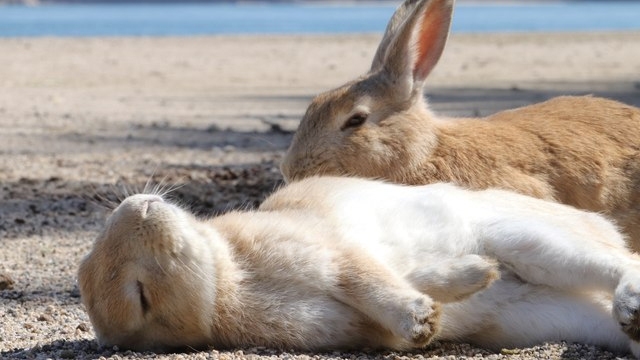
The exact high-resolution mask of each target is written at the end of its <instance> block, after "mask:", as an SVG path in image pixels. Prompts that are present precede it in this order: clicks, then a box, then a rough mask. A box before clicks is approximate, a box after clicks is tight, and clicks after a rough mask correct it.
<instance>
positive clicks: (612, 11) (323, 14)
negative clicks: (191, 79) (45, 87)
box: [0, 1, 640, 37]
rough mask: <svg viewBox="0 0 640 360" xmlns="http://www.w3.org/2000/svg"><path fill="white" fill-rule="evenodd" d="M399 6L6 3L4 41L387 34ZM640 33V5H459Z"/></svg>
mask: <svg viewBox="0 0 640 360" xmlns="http://www.w3.org/2000/svg"><path fill="white" fill-rule="evenodd" d="M394 8H395V6H393V5H295V4H242V5H233V4H193V3H192V4H92V5H48V6H39V7H26V6H0V36H2V37H8V36H51V35H53V36H118V35H140V36H143V35H144V36H165V35H178V36H179V35H204V34H256V33H271V34H277V33H348V32H381V31H383V30H384V28H385V26H386V23H387V21H388V19H389V17H390V16H391V14H392V13H393V10H394ZM631 29H640V3H639V2H629V1H627V2H615V1H604V2H584V3H552V4H549V3H546V4H531V5H529V4H527V5H470V4H459V5H458V6H457V7H456V13H455V17H454V22H453V31H454V32H497V31H588V30H631Z"/></svg>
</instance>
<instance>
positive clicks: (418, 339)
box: [401, 297, 440, 347]
mask: <svg viewBox="0 0 640 360" xmlns="http://www.w3.org/2000/svg"><path fill="white" fill-rule="evenodd" d="M405 314H406V315H405V317H404V321H403V322H402V325H401V332H402V335H403V336H402V337H403V338H404V339H406V340H407V341H409V342H410V343H411V344H412V345H413V346H416V347H422V346H425V345H427V344H428V343H429V341H431V338H432V337H433V335H434V334H435V333H436V329H437V326H438V322H439V319H440V306H439V305H438V304H435V303H433V301H431V300H430V299H428V298H422V297H421V298H418V299H415V300H413V301H412V302H411V303H409V304H408V306H407V307H406V313H405Z"/></svg>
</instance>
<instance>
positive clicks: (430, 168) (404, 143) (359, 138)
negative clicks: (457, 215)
mask: <svg viewBox="0 0 640 360" xmlns="http://www.w3.org/2000/svg"><path fill="white" fill-rule="evenodd" d="M453 5H454V1H453V0H409V1H405V3H404V4H403V5H402V6H400V7H399V9H398V10H397V11H396V13H395V14H394V16H393V18H392V19H391V21H390V22H389V25H388V27H387V30H386V33H385V35H384V37H383V39H382V42H381V44H380V47H379V48H378V50H377V53H376V55H375V58H374V60H373V64H372V66H371V69H370V70H369V72H368V73H367V74H365V75H363V76H362V77H360V78H358V79H355V80H353V81H350V82H348V83H347V84H345V85H343V86H341V87H338V88H337V89H335V90H330V91H328V92H326V93H323V94H320V95H318V96H317V97H316V98H315V99H314V100H313V101H312V103H311V104H310V106H309V108H308V109H307V112H306V114H305V115H304V117H303V119H302V122H301V123H300V126H299V128H298V130H297V132H296V134H295V136H294V138H293V141H292V143H291V146H290V148H289V150H288V152H287V154H286V156H285V158H284V161H283V163H282V166H281V169H282V173H283V174H284V177H285V179H287V180H288V181H293V180H297V179H301V178H304V177H308V176H312V175H323V174H324V175H338V176H340V175H352V176H359V177H367V178H375V179H385V180H388V181H392V182H396V183H404V184H413V185H416V184H429V183H434V182H453V183H455V184H458V185H461V186H464V187H468V188H472V189H485V188H493V187H498V188H502V189H506V190H513V191H516V192H519V193H522V194H525V195H530V196H534V197H538V198H542V199H547V200H554V201H558V202H561V203H565V204H569V205H572V206H575V207H578V208H581V209H585V210H590V211H598V212H603V213H605V214H607V215H608V216H610V217H611V218H612V219H613V220H615V221H616V223H617V224H618V226H620V228H621V230H622V231H623V232H624V233H625V234H626V235H628V239H629V240H630V245H631V246H632V247H633V248H634V249H635V250H637V251H638V250H640V109H638V108H635V107H633V106H629V105H625V104H622V103H619V102H616V101H612V100H607V99H602V98H597V97H590V96H584V97H558V98H555V99H552V100H549V101H547V102H544V103H540V104H536V105H531V106H527V107H523V108H519V109H514V110H508V111H503V112H500V113H497V114H494V115H492V116H488V117H486V118H482V119H451V118H443V117H438V116H437V115H435V114H434V113H432V112H431V111H430V110H429V109H428V106H427V104H426V102H425V100H424V98H423V86H424V84H425V82H426V79H427V76H428V75H429V73H430V72H431V70H432V69H433V68H434V67H435V65H436V63H437V62H438V59H439V58H440V55H441V54H442V51H443V49H444V46H445V42H446V40H447V36H448V33H449V27H450V22H451V17H452V12H453ZM496 56H500V54H496Z"/></svg>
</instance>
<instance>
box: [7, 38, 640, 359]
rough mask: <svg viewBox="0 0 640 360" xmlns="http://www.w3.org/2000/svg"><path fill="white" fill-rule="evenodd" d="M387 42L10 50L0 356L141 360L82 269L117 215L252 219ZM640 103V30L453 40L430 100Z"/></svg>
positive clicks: (442, 348) (25, 43) (54, 43)
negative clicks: (305, 127)
mask: <svg viewBox="0 0 640 360" xmlns="http://www.w3.org/2000/svg"><path fill="white" fill-rule="evenodd" d="M378 40H379V35H349V36H277V37H275V36H274V37H266V36H265V37H244V36H238V37H199V38H153V39H149V38H108V39H96V38H86V39H58V38H44V39H1V40H0V125H1V126H0V183H1V186H0V304H1V305H0V357H1V358H37V359H41V358H99V357H102V356H104V357H107V358H114V359H119V358H147V357H153V356H154V354H140V353H131V352H119V351H118V350H117V349H112V348H100V347H99V346H98V345H97V343H96V342H95V340H94V334H93V331H92V329H91V325H90V323H89V321H88V318H87V316H86V314H85V313H84V311H83V309H82V306H81V305H80V298H79V292H78V288H77V286H76V281H75V272H76V268H77V265H78V262H79V260H80V259H81V257H82V256H83V254H85V253H86V252H87V251H88V249H89V246H90V244H91V241H92V240H93V238H94V236H95V235H96V232H97V231H99V229H100V227H101V226H102V223H103V221H104V218H105V214H106V212H107V210H108V209H109V208H110V207H111V206H112V204H113V203H115V202H117V201H118V199H121V198H122V197H123V196H124V195H126V194H127V193H130V192H134V191H139V190H141V189H142V188H143V187H144V185H145V183H146V182H147V181H150V182H151V183H152V184H165V185H168V186H175V187H177V189H176V190H175V191H173V193H172V195H173V196H174V198H176V199H179V200H180V201H183V202H186V203H188V204H191V208H192V209H193V210H194V211H195V212H197V213H199V214H203V215H212V214H216V213H220V212H222V211H226V210H228V209H232V208H238V207H241V206H247V205H248V206H253V205H255V204H257V203H259V202H260V201H261V199H263V198H264V196H265V195H266V194H267V193H269V192H270V191H271V190H272V189H274V188H275V187H276V186H278V184H280V182H281V177H280V175H279V172H278V168H277V164H278V162H279V160H280V159H281V157H282V154H283V152H284V150H285V149H286V146H287V144H288V142H289V141H290V139H291V135H292V132H293V131H294V130H295V128H296V126H297V123H298V121H299V119H300V117H301V115H302V113H303V112H304V110H305V108H306V105H307V103H308V102H309V100H310V99H311V97H312V96H313V95H314V94H317V93H318V92H320V91H322V90H325V89H328V88H331V87H335V86H337V85H340V84H341V83H343V82H345V81H346V80H349V79H351V78H353V77H355V76H357V75H358V74H360V73H362V72H364V71H365V70H366V69H367V67H368V65H369V62H370V59H371V57H372V55H373V52H374V50H375V47H376V45H377V42H378ZM585 93H593V94H598V95H603V96H607V97H611V98H615V99H619V100H622V101H625V102H628V103H633V104H635V105H638V106H640V33H610V34H605V33H602V34H581V35H576V34H542V35H517V34H512V35H506V34H505V35H495V34H494V35H487V34H484V35H456V36H453V37H452V38H451V39H450V42H449V45H448V47H447V49H446V54H445V55H444V57H443V58H442V60H441V62H440V64H439V66H438V68H437V69H436V70H435V72H434V73H433V74H432V76H431V78H430V82H429V86H428V90H427V95H428V97H429V99H430V102H431V104H432V106H433V108H434V109H435V110H436V111H438V112H440V113H443V114H446V115H486V114H489V113H493V112H495V111H498V110H500V109H505V108H509V107H514V106H519V105H524V104H528V103H532V102H536V101H540V100H544V99H547V98H550V97H553V96H556V95H560V94H585ZM162 356H163V357H167V358H176V359H178V358H197V359H203V358H221V359H229V358H234V357H248V358H252V359H261V358H266V357H278V358H287V359H288V358H292V357H299V358H383V359H397V358H404V357H410V358H416V359H418V358H420V359H422V358H424V357H446V358H455V357H463V356H468V357H484V358H491V359H498V358H529V359H531V358H615V357H616V356H620V355H619V354H617V355H616V354H610V353H607V352H603V351H600V350H598V349H595V348H593V347H586V346H581V345H567V344H564V343H560V344H543V345H542V346H540V347H535V348H530V349H510V350H504V351H502V352H500V353H491V352H487V351H484V350H481V349H477V348H473V347H470V346H467V345H456V344H442V343H436V344H434V345H433V346H431V347H430V348H428V349H426V350H424V351H420V352H416V353H413V354H404V353H402V354H400V353H347V354H345V353H329V354H299V353H289V352H277V351H271V350H268V349H244V350H242V351H230V352H223V351H220V352H219V351H216V350H211V351H209V352H201V353H187V354H167V355H162Z"/></svg>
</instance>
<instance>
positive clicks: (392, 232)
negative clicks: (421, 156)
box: [334, 184, 480, 272]
mask: <svg viewBox="0 0 640 360" xmlns="http://www.w3.org/2000/svg"><path fill="white" fill-rule="evenodd" d="M378 185H379V188H377V187H378ZM375 187H376V189H372V188H367V189H364V191H363V189H359V190H354V191H352V192H349V194H350V196H341V197H340V198H339V199H337V201H338V203H337V204H336V206H335V207H334V209H335V210H336V211H338V212H339V214H338V216H337V218H338V219H340V229H341V232H342V233H343V234H344V235H345V236H344V238H345V239H346V240H345V241H349V242H354V243H355V245H356V246H360V247H362V248H363V249H366V250H367V251H368V252H369V253H370V255H371V256H373V257H375V258H376V259H377V260H379V261H380V262H382V263H386V264H389V265H390V266H391V267H392V268H394V269H397V270H398V271H400V272H407V271H411V270H412V269H414V268H415V267H417V266H420V265H421V264H424V261H428V260H429V259H434V258H439V257H443V256H444V257H448V258H450V257H455V256H460V255H465V254H472V253H478V252H479V251H480V245H479V239H478V234H477V233H476V229H475V227H474V225H473V223H472V221H471V220H472V219H477V218H478V216H476V214H471V213H470V212H471V211H474V210H473V209H474V206H471V205H470V204H465V203H462V201H463V199H459V198H458V197H457V196H455V195H454V196H450V195H451V194H452V193H457V191H453V190H452V189H455V188H454V187H453V186H451V185H448V184H435V185H429V186H420V187H397V186H390V185H387V184H376V186H375ZM445 190H446V191H447V197H446V198H444V197H443V192H444V191H445ZM455 190H457V189H455ZM467 200H468V197H467ZM461 212H469V214H464V213H463V214H461Z"/></svg>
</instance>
